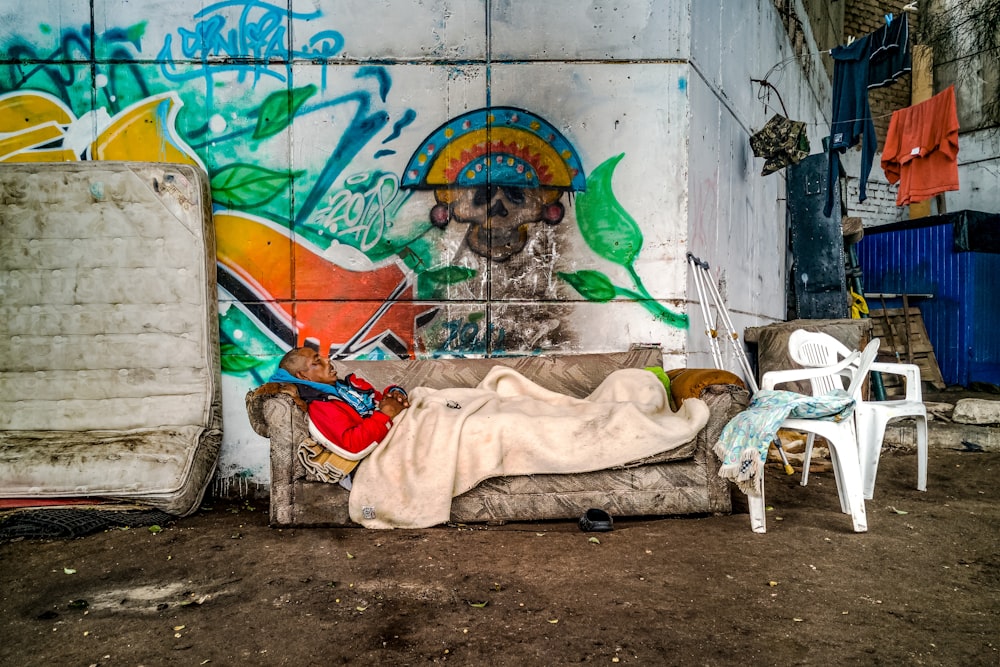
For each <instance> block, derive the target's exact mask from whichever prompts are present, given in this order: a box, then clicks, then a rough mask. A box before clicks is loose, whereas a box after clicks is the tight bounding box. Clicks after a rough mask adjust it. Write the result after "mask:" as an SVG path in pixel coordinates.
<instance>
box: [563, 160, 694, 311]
mask: <svg viewBox="0 0 1000 667" xmlns="http://www.w3.org/2000/svg"><path fill="white" fill-rule="evenodd" d="M623 157H625V154H624V153H621V154H619V155H616V156H615V157H612V158H609V159H607V160H605V161H604V162H602V163H601V164H600V165H598V167H597V168H596V169H594V171H592V172H591V174H590V176H589V177H588V178H587V190H586V191H585V192H582V193H580V194H578V195H577V198H576V220H577V224H578V225H579V226H580V233H581V234H582V235H583V238H584V240H586V242H587V245H589V246H590V248H591V249H592V250H593V251H594V252H596V253H597V254H598V255H600V256H601V257H603V258H604V259H606V260H608V261H609V262H614V263H615V264H618V265H620V266H622V267H624V268H625V270H626V271H628V274H629V277H631V278H632V283H633V285H634V287H635V289H628V288H625V287H621V286H618V285H615V284H614V283H612V282H611V279H610V278H609V277H608V276H606V275H605V274H603V273H601V272H600V271H592V270H583V271H577V272H576V273H560V274H558V275H559V277H560V278H562V279H563V280H565V281H566V282H568V283H569V284H570V285H571V286H572V287H573V289H575V290H576V291H577V292H579V293H580V295H581V296H582V297H583V298H585V299H587V300H588V301H593V302H596V303H607V302H608V301H611V300H613V299H615V298H616V297H622V298H625V299H632V300H634V301H635V302H636V303H638V304H639V305H641V306H642V307H643V308H645V309H646V310H648V311H649V312H650V313H651V314H652V315H653V316H654V317H655V318H656V319H657V320H660V321H661V322H665V323H667V324H670V325H672V326H675V327H678V328H681V329H686V328H687V327H688V316H687V315H685V314H683V313H675V312H674V311H672V310H670V309H669V308H667V307H666V306H664V305H663V304H661V303H660V302H659V301H657V300H656V299H654V298H653V297H652V296H651V295H650V294H649V292H648V291H647V290H646V287H645V285H643V283H642V278H640V277H639V274H638V273H636V270H635V266H634V263H635V259H636V257H638V256H639V251H640V250H641V249H642V241H643V237H642V230H640V229H639V225H638V224H637V223H636V221H635V219H634V218H632V216H631V215H629V214H628V212H627V211H626V210H625V209H624V208H623V207H622V205H621V204H619V203H618V200H617V199H615V195H614V192H613V191H612V189H611V177H612V176H613V175H614V171H615V167H617V166H618V163H619V162H621V160H622V158H623Z"/></svg>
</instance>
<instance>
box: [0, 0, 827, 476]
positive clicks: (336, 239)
mask: <svg viewBox="0 0 1000 667" xmlns="http://www.w3.org/2000/svg"><path fill="white" fill-rule="evenodd" d="M91 14H92V15H93V17H94V19H93V20H94V23H93V26H92V27H91V25H90V22H91ZM5 25H6V26H8V29H7V31H6V32H5V33H4V34H3V36H0V92H2V93H6V95H5V96H4V97H2V98H0V125H3V126H0V132H4V133H7V134H9V135H10V136H13V137H16V140H15V141H14V142H13V144H11V145H12V146H13V148H12V149H11V150H10V151H9V152H8V154H7V155H5V156H4V159H11V160H32V159H42V158H43V155H44V157H45V159H65V160H72V159H123V158H124V159H144V160H150V159H153V160H155V159H159V160H167V161H182V162H192V163H195V164H198V165H200V166H201V167H203V168H205V169H206V170H207V171H208V173H209V175H210V177H211V179H212V185H213V197H214V199H215V203H216V212H215V221H216V229H217V236H218V243H219V266H220V276H223V278H224V282H223V284H221V287H220V327H221V331H222V339H223V358H224V373H225V375H224V378H223V391H224V403H225V406H224V408H225V415H224V416H225V437H224V444H223V452H222V458H221V461H220V471H219V476H218V490H220V491H223V492H227V491H228V492H237V493H243V492H247V491H248V490H249V489H251V488H252V487H253V486H254V485H258V484H259V485H266V484H267V482H268V479H269V469H268V452H267V446H266V442H265V441H264V440H263V439H261V438H259V437H258V436H256V435H255V434H253V433H252V431H251V430H250V428H249V424H248V422H247V419H246V415H245V413H244V406H243V395H244V394H245V392H246V391H247V390H248V389H250V388H252V387H255V386H257V385H259V384H260V383H261V382H263V381H264V380H266V379H267V377H268V376H269V375H270V373H271V372H272V371H273V370H274V368H275V365H276V363H277V360H278V358H279V357H280V355H281V354H282V353H283V352H284V351H285V350H287V349H288V347H289V346H290V345H293V344H296V343H301V342H303V341H307V340H313V341H315V342H317V343H318V344H319V345H320V347H321V349H322V350H324V351H326V350H327V349H332V350H333V351H334V353H335V354H336V355H337V356H338V357H341V358H344V359H347V360H348V361H347V364H348V365H349V359H351V358H379V357H384V356H395V355H407V356H432V355H433V356H462V355H481V354H484V353H492V354H539V353H546V352H602V351H611V350H618V349H625V348H628V347H629V346H630V345H633V344H638V343H659V344H661V345H662V346H663V348H664V353H665V365H667V366H668V367H676V366H681V365H684V364H685V363H687V364H688V365H693V366H711V365H712V362H711V359H710V358H709V357H708V356H707V354H706V350H707V339H706V338H705V336H704V335H703V333H702V331H703V329H704V323H703V322H702V321H701V319H700V315H699V314H698V305H699V304H698V303H697V300H696V299H694V294H693V290H692V289H691V287H690V284H689V271H688V267H687V265H686V262H685V254H686V253H687V252H688V251H689V250H690V251H691V252H693V253H694V254H696V255H698V256H699V257H702V258H703V259H705V260H707V261H709V262H710V263H711V264H712V266H713V270H714V271H715V272H716V275H717V276H718V277H719V278H720V279H721V281H722V291H723V294H724V296H725V298H726V300H727V302H728V306H729V308H730V310H731V311H732V312H733V316H734V319H735V321H736V324H737V326H738V327H739V330H740V332H742V328H743V327H744V326H747V325H757V324H762V323H766V322H770V321H775V320H780V319H782V318H783V315H784V295H783V294H784V252H785V251H784V248H785V239H784V226H785V224H784V216H785V213H784V201H783V197H784V194H783V192H784V187H783V183H784V175H783V173H778V174H774V175H771V176H767V177H761V176H760V175H759V174H760V169H761V166H762V163H763V160H761V159H757V158H754V157H753V156H752V154H751V153H750V148H749V145H748V139H749V136H750V134H752V133H753V132H754V131H756V130H757V129H759V128H760V127H761V126H762V125H763V124H764V123H765V122H766V121H767V120H768V119H769V118H770V117H771V115H772V114H773V113H774V112H775V111H777V110H778V108H779V105H778V104H777V99H776V97H774V96H772V97H771V98H770V99H769V101H767V104H765V103H763V102H762V101H761V99H760V98H759V97H758V92H759V88H758V87H757V86H756V85H754V84H751V82H750V79H751V78H759V77H762V76H764V75H766V74H768V73H770V80H771V81H772V82H773V83H774V84H775V85H776V86H778V88H779V90H780V91H781V95H782V97H783V99H784V102H785V104H786V105H787V107H788V112H789V115H790V116H791V117H792V118H794V119H796V120H803V121H806V122H808V123H810V130H809V134H810V140H811V142H812V145H813V151H814V152H818V151H819V150H821V145H820V137H821V136H822V132H823V131H824V130H823V129H821V128H820V127H819V123H818V121H820V120H821V118H822V112H821V111H820V108H822V109H825V108H826V107H828V106H829V104H828V100H829V90H828V83H826V84H825V87H824V83H825V79H824V77H823V76H822V75H818V74H817V72H820V71H821V70H822V67H821V65H817V63H818V61H816V62H813V63H812V68H811V69H812V74H811V75H808V76H807V75H806V74H803V69H802V63H801V59H796V57H795V54H794V53H793V52H792V50H791V47H790V45H789V42H788V38H787V36H786V35H785V32H784V30H783V28H782V26H781V23H780V21H779V18H778V16H777V15H776V13H775V10H774V7H773V5H772V3H771V2H770V1H768V0H756V1H754V2H735V1H733V0H697V1H694V0H617V1H615V2H594V1H592V0H550V1H548V2H515V1H511V0H425V1H423V2H414V1H413V0H377V1H371V0H338V2H330V3H325V2H322V3H321V2H312V1H308V0H291V2H290V3H286V2H266V1H264V0H245V1H243V2H234V3H226V4H221V3H220V4H208V3H205V2H202V1H201V0H174V1H172V2H169V3H168V2H155V3H154V2H149V3H139V2H129V1H128V0H92V2H88V0H77V1H76V2H68V1H65V2H64V1H60V0H41V1H40V2H35V3H30V4H29V3H24V4H21V5H19V6H17V7H14V8H9V9H8V10H7V14H5ZM12 26H13V27H12ZM91 34H92V35H93V53H94V54H95V56H94V57H93V58H92V57H91V44H90V39H91V38H90V35H91ZM813 57H814V58H818V56H815V55H814V56H813ZM813 90H814V91H815V92H813ZM487 107H489V108H494V109H495V108H497V107H513V108H517V109H519V110H521V113H520V114H519V119H518V121H517V122H518V123H522V124H523V125H522V126H523V128H528V127H529V125H528V121H529V120H530V119H538V122H537V123H535V124H534V125H532V127H535V129H534V130H531V131H533V132H536V135H533V136H532V138H530V139H524V140H523V141H524V143H520V144H517V145H516V146H514V148H510V150H511V151H512V153H511V154H512V155H517V156H519V157H517V158H516V159H515V158H511V161H510V164H515V163H517V160H522V159H523V160H522V162H520V163H519V164H521V165H522V166H524V165H529V170H530V169H531V168H534V167H531V166H530V165H535V167H538V168H539V169H543V168H544V169H548V171H545V172H544V173H549V174H552V173H556V172H559V169H562V168H563V167H565V168H567V169H569V168H570V167H572V166H573V165H576V166H578V167H580V168H581V170H582V173H583V175H585V176H587V177H595V174H600V173H601V172H602V171H604V172H605V177H604V178H605V180H604V182H600V181H599V180H598V181H594V182H588V184H587V190H586V192H584V191H583V188H582V187H581V184H580V183H576V182H575V181H574V183H573V184H572V186H569V185H568V183H564V184H563V186H565V187H563V189H562V190H558V191H557V195H558V202H559V203H560V204H562V205H563V206H564V208H565V215H564V217H563V218H562V220H561V221H557V222H558V224H553V225H548V224H543V223H541V222H534V221H533V220H527V219H526V220H525V222H526V223H530V224H529V225H528V229H529V235H528V239H527V243H526V244H525V246H524V247H523V248H519V249H518V250H517V251H515V252H514V254H513V256H511V257H508V258H504V259H502V260H497V259H496V258H492V259H491V258H490V257H488V256H485V255H483V254H482V250H481V248H480V249H477V248H476V247H475V246H474V245H472V244H471V241H470V240H469V239H468V238H467V237H466V232H467V230H468V229H469V225H468V224H466V223H460V222H458V221H456V220H451V222H450V223H448V224H447V226H445V227H444V228H443V229H439V228H437V227H435V226H433V225H431V224H430V215H431V212H432V211H433V209H434V206H435V205H436V195H435V193H434V191H433V190H429V189H421V188H419V187H418V188H415V189H414V188H409V187H406V183H405V181H406V179H407V178H408V177H409V174H410V172H411V169H412V165H410V164H409V161H410V159H411V157H412V158H413V159H414V160H417V159H418V156H419V155H421V154H426V155H431V156H432V157H433V156H436V155H437V154H439V152H440V151H441V150H443V149H442V147H443V146H450V145H453V144H451V143H450V142H452V141H457V140H456V139H455V137H465V136H472V133H473V132H472V131H473V130H476V126H475V122H485V121H484V120H483V119H484V118H485V115H484V114H482V115H479V116H472V117H471V118H473V120H472V121H470V122H472V123H473V125H472V130H470V131H469V134H468V135H465V134H463V132H466V129H467V128H464V127H459V126H457V125H456V126H454V127H452V126H451V125H450V123H451V122H452V120H453V119H457V118H459V117H462V116H463V114H467V113H470V112H477V111H479V110H483V109H486V108H487ZM25 110H27V111H28V113H27V114H25V113H22V112H23V111H25ZM4 112H11V113H6V114H5V113H4ZM22 119H23V122H22ZM475 119H478V120H475ZM53 122H54V123H55V125H54V126H51V125H46V124H47V123H49V124H51V123H53ZM512 122H513V121H512ZM545 123H547V124H548V125H549V126H551V128H552V130H553V132H548V131H547V130H545V129H544V128H545V125H544V124H545ZM445 126H447V127H448V128H449V130H448V133H445V134H443V135H442V137H448V138H447V139H443V140H442V141H441V142H440V143H435V142H433V141H431V140H430V139H429V137H431V136H432V135H433V134H434V132H435V131H436V130H438V129H439V128H440V129H442V131H443V130H444V128H445ZM522 126H518V127H522ZM51 127H56V129H57V132H56V136H55V137H54V138H48V139H46V141H45V142H41V143H39V142H37V141H33V140H32V137H37V136H39V135H37V134H35V133H37V132H43V131H44V132H48V131H51ZM538 127H541V128H542V129H541V130H539V129H537V128H538ZM498 128H500V126H499V125H494V126H493V130H492V131H493V132H494V134H495V135H496V136H506V135H503V132H502V129H498ZM525 131H526V132H528V130H527V129H525ZM529 134H530V132H529ZM483 135H484V136H485V132H483ZM555 135H561V137H562V140H564V141H563V143H561V144H560V143H559V139H558V138H556V136H555ZM95 139H96V140H97V141H96V142H95ZM519 141H520V140H519ZM431 144H434V145H431ZM455 145H457V144H455ZM557 145H558V146H560V148H559V149H558V150H554V147H555V146H557ZM518 151H521V152H520V153H519V152H518ZM546 151H548V152H546ZM456 155H457V153H456ZM463 159H465V158H463ZM532 160H540V162H532ZM545 160H550V161H549V162H545ZM473 164H474V162H473V161H470V162H468V169H469V170H470V171H468V172H463V171H461V170H459V171H456V172H454V174H453V176H449V178H454V179H456V181H449V183H451V184H452V185H449V186H448V188H446V189H449V192H451V195H450V196H455V195H456V193H459V194H460V192H461V188H460V187H458V186H457V185H455V183H456V182H457V179H458V178H459V177H460V176H461V175H462V174H463V173H468V174H473V171H471V169H472V165H473ZM546 165H547V166H546ZM544 169H543V171H544ZM412 171H413V173H414V174H416V173H418V172H419V170H418V169H412ZM543 171H539V172H538V174H540V176H539V182H541V180H542V176H541V175H543ZM511 173H513V172H511ZM519 173H520V172H519ZM559 173H561V172H559ZM473 175H474V174H473ZM470 178H471V176H470ZM553 183H554V184H555V185H559V184H558V183H555V181H553ZM588 198H589V201H590V202H591V204H593V202H595V201H597V202H598V203H600V204H601V205H602V206H599V207H598V208H600V209H601V210H602V211H603V212H602V213H601V215H600V216H598V219H596V222H601V223H606V222H607V220H613V221H614V225H612V229H611V231H610V232H609V231H608V229H607V226H606V225H605V228H602V230H600V233H599V234H598V233H596V232H595V231H594V224H596V222H595V219H590V222H589V223H588V216H587V215H586V210H585V202H586V201H588ZM523 214H524V215H527V213H523ZM591 217H592V216H591ZM588 225H589V226H588ZM598 226H599V225H598ZM623 245H624V246H627V247H630V248H637V249H638V253H637V254H635V255H634V256H632V255H628V257H627V258H626V257H625V256H624V255H623V254H622V253H621V252H620V251H621V247H622V246H623ZM574 277H575V278H578V279H581V280H583V282H584V283H586V284H585V285H584V286H583V287H581V286H580V284H579V283H574V282H572V280H573V278H574ZM581 277H583V278H581ZM584 278H585V280H584ZM587 281H591V282H589V283H588V282H587ZM593 281H596V282H593ZM394 290H397V291H394ZM609 290H611V292H609ZM685 313H687V314H690V315H691V320H690V325H688V324H687V323H686V322H685V321H684V319H683V316H684V314H685ZM674 315H680V316H681V319H673V316H674ZM367 324H371V325H372V326H371V327H368V328H366V326H367ZM727 367H729V368H730V369H731V370H738V367H737V365H736V364H735V362H734V361H733V359H732V355H731V353H730V352H728V351H727Z"/></svg>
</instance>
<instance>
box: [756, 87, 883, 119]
mask: <svg viewBox="0 0 1000 667" xmlns="http://www.w3.org/2000/svg"><path fill="white" fill-rule="evenodd" d="M757 101H758V102H760V103H761V104H763V105H764V107H765V108H767V109H769V110H770V111H772V112H774V113H780V114H781V115H782V116H785V117H786V118H787V117H788V114H787V113H785V112H783V111H782V110H779V109H778V108H776V107H774V106H773V105H771V104H770V103H769V102H766V101H765V100H763V99H761V97H760V96H759V95H758V97H757ZM892 113H893V112H891V111H890V112H889V113H884V114H879V115H877V116H868V117H867V118H853V119H850V120H849V121H848V122H851V123H853V122H855V121H858V120H873V121H874V120H879V119H881V118H889V117H890V116H892ZM802 122H804V123H805V124H806V125H809V126H816V127H824V126H829V125H830V121H818V120H816V121H802Z"/></svg>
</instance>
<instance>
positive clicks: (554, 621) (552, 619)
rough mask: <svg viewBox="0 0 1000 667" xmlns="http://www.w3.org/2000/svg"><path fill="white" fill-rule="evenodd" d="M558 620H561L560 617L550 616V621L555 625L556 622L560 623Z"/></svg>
mask: <svg viewBox="0 0 1000 667" xmlns="http://www.w3.org/2000/svg"><path fill="white" fill-rule="evenodd" d="M558 622H559V619H558V618H550V619H549V623H551V624H553V625H555V624H556V623H558Z"/></svg>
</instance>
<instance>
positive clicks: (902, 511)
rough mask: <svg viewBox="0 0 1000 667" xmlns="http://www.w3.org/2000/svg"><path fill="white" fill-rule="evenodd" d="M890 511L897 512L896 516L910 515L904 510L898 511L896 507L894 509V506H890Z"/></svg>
mask: <svg viewBox="0 0 1000 667" xmlns="http://www.w3.org/2000/svg"><path fill="white" fill-rule="evenodd" d="M889 509H890V510H892V511H893V512H895V513H896V514H909V512H906V511H904V510H898V509H896V508H895V507H893V506H892V505H889Z"/></svg>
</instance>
